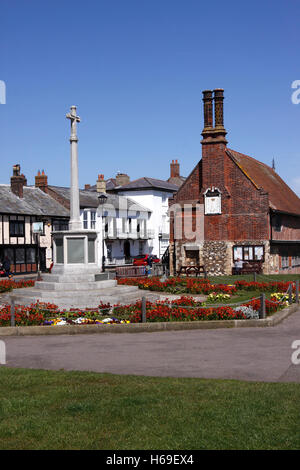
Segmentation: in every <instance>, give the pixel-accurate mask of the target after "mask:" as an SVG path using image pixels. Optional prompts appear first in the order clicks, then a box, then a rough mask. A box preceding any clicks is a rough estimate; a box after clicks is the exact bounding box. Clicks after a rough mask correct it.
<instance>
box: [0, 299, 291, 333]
mask: <svg viewBox="0 0 300 470" xmlns="http://www.w3.org/2000/svg"><path fill="white" fill-rule="evenodd" d="M282 307H283V304H282V303H280V302H278V301H268V300H266V314H267V315H271V314H273V313H274V312H276V311H277V310H278V309H280V308H282ZM259 309H260V301H259V300H258V299H252V300H251V301H249V302H247V303H244V304H243V305H241V306H238V307H235V308H234V307H232V306H223V307H218V306H213V305H212V306H211V307H205V303H201V302H198V301H196V300H195V299H194V298H193V297H189V296H182V297H180V298H179V299H176V300H172V301H170V300H163V301H157V302H149V301H147V302H146V321H147V322H170V321H181V322H182V321H183V322H184V321H207V320H246V319H251V318H258V317H259V314H258V312H259ZM105 316H107V317H105ZM141 320H142V302H141V301H137V302H136V303H135V304H130V305H119V304H117V305H110V304H103V303H100V304H99V307H98V309H86V310H82V309H72V310H59V308H58V307H57V306H56V305H54V304H49V303H41V302H37V303H35V304H31V305H30V306H22V305H16V306H15V325H16V326H32V325H40V326H42V325H45V326H56V325H58V326H59V325H67V324H70V325H86V324H112V323H139V322H141ZM10 324H11V311H10V306H5V307H2V308H1V309H0V326H10Z"/></svg>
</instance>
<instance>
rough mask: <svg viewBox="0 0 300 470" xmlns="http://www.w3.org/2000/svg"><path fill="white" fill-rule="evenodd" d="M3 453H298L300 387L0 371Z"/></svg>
mask: <svg viewBox="0 0 300 470" xmlns="http://www.w3.org/2000/svg"><path fill="white" fill-rule="evenodd" d="M0 397H1V398H0V449H100V450H101V449H102V450H105V449H112V450H121V449H126V450H131V449H138V450H142V449H150V450H151V449H166V450H167V449H174V450H180V449H186V450H194V449H299V448H300V435H299V428H300V417H299V402H300V386H299V384H293V383H286V384H283V383H274V384H273V383H251V382H240V381H231V380H202V379H176V378H152V377H138V376H120V375H118V376H117V375H111V374H96V373H90V372H64V371H57V372H56V371H42V370H23V369H9V368H6V367H0Z"/></svg>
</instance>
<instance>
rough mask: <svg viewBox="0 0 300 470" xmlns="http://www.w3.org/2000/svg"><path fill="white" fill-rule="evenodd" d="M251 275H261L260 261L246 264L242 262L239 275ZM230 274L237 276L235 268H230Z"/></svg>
mask: <svg viewBox="0 0 300 470" xmlns="http://www.w3.org/2000/svg"><path fill="white" fill-rule="evenodd" d="M253 273H257V274H261V273H262V263H261V261H256V262H251V263H247V261H244V263H243V267H242V269H241V271H240V274H253ZM232 274H233V275H235V274H237V273H236V269H235V267H233V268H232Z"/></svg>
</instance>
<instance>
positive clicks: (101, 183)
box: [96, 175, 106, 193]
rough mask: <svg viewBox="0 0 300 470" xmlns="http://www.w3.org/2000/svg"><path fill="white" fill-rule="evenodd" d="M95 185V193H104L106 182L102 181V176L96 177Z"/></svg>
mask: <svg viewBox="0 0 300 470" xmlns="http://www.w3.org/2000/svg"><path fill="white" fill-rule="evenodd" d="M96 185H97V193H106V182H105V181H104V175H98V179H97V182H96Z"/></svg>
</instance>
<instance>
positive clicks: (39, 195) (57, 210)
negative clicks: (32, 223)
mask: <svg viewBox="0 0 300 470" xmlns="http://www.w3.org/2000/svg"><path fill="white" fill-rule="evenodd" d="M0 212H1V213H5V214H23V215H45V216H46V215H48V216H57V217H60V216H61V217H69V211H68V210H67V209H65V208H64V207H63V206H62V205H61V204H59V203H58V202H56V201H55V200H54V199H53V198H52V197H51V196H49V195H48V194H45V193H44V192H43V191H41V190H40V189H39V188H35V187H31V186H24V187H23V198H19V197H18V196H16V195H15V194H14V193H13V192H12V191H11V187H10V185H9V184H1V185H0Z"/></svg>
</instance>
